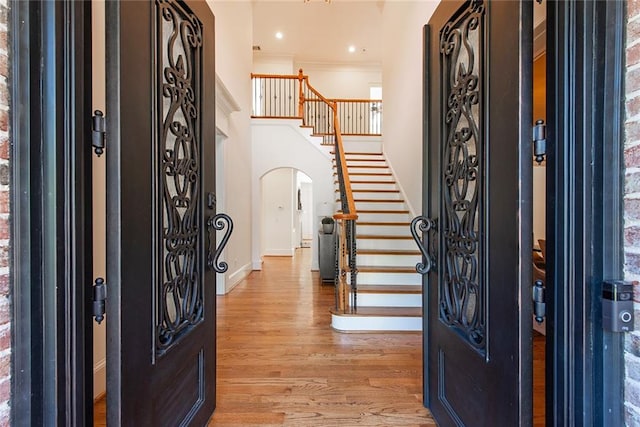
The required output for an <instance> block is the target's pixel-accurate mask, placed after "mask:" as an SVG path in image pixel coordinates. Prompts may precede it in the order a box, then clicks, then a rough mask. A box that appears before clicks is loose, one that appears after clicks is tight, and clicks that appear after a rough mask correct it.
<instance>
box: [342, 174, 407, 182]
mask: <svg viewBox="0 0 640 427" xmlns="http://www.w3.org/2000/svg"><path fill="white" fill-rule="evenodd" d="M333 179H334V181H337V179H338V176H337V175H336V174H334V175H333ZM349 179H350V180H354V181H357V180H359V179H361V180H367V181H379V182H389V181H395V178H394V177H393V175H350V176H349Z"/></svg>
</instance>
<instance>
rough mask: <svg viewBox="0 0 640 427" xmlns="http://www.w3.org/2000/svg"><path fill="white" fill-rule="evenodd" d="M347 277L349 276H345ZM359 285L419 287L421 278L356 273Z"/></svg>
mask: <svg viewBox="0 0 640 427" xmlns="http://www.w3.org/2000/svg"><path fill="white" fill-rule="evenodd" d="M347 277H349V275H347ZM357 280H358V284H360V285H391V284H394V285H420V284H422V277H421V276H420V275H419V274H418V273H382V272H375V273H374V272H360V273H358V278H357Z"/></svg>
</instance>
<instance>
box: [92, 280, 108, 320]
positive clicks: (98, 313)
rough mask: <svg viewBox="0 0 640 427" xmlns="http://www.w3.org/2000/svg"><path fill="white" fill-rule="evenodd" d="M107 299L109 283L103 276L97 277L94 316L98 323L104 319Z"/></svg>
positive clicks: (94, 294) (94, 293)
mask: <svg viewBox="0 0 640 427" xmlns="http://www.w3.org/2000/svg"><path fill="white" fill-rule="evenodd" d="M106 301H107V284H106V283H104V279H103V278H102V277H98V278H97V279H96V282H95V284H94V285H93V313H92V314H93V317H94V318H95V319H96V322H98V324H100V323H102V321H103V320H104V313H105V304H106Z"/></svg>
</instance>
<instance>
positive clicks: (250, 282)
mask: <svg viewBox="0 0 640 427" xmlns="http://www.w3.org/2000/svg"><path fill="white" fill-rule="evenodd" d="M310 257H311V250H310V249H301V250H298V251H296V254H295V256H294V257H293V259H291V258H288V257H269V258H268V259H267V260H266V261H265V263H264V270H262V271H259V272H253V273H252V274H251V275H250V276H249V277H248V278H247V279H245V280H244V281H243V282H242V283H240V284H239V285H238V286H237V287H236V288H235V289H234V291H232V292H231V293H230V294H228V295H226V296H220V297H218V298H217V308H218V314H217V321H218V328H217V345H218V348H217V357H218V360H217V362H218V365H217V393H216V394H217V402H216V411H215V412H214V415H213V417H212V418H211V420H210V421H209V425H210V426H219V427H226V426H235V427H239V426H242V427H250V426H259V427H269V426H293V427H331V426H336V427H338V426H339V427H351V426H356V425H357V426H376V427H380V426H414V427H417V426H435V425H436V424H435V422H434V421H433V419H432V418H431V415H430V413H429V411H428V410H427V409H425V408H424V407H423V406H422V335H421V334H416V333H405V334H388V333H384V334H378V333H367V334H341V333H338V332H335V331H333V330H332V329H331V325H330V314H329V310H330V309H331V307H332V306H333V301H334V294H333V291H334V290H333V287H329V286H320V285H319V284H318V275H317V273H312V272H311V271H310V262H311V259H310ZM543 355H544V338H540V337H536V339H535V343H534V358H535V359H536V360H537V362H535V365H534V388H535V389H537V390H544V382H543V381H544V378H542V382H541V380H540V373H541V372H542V375H544V365H541V363H544V362H543V361H542V362H540V360H541V359H542V360H543ZM543 405H544V400H540V399H539V398H538V399H536V401H535V403H534V406H535V407H536V415H535V423H534V425H535V426H539V425H540V426H542V425H544V407H542V413H540V406H543ZM95 408H96V409H95V411H96V423H95V425H96V426H104V425H106V424H105V422H104V417H105V412H106V410H105V402H104V399H102V400H101V401H99V402H97V403H96V406H95Z"/></svg>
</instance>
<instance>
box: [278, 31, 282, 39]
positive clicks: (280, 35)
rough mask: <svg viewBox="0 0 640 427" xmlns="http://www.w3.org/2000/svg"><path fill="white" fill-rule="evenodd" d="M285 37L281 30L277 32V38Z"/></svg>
mask: <svg viewBox="0 0 640 427" xmlns="http://www.w3.org/2000/svg"><path fill="white" fill-rule="evenodd" d="M283 37H284V34H282V33H281V32H280V31H278V32H277V33H276V38H277V39H282V38H283Z"/></svg>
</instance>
